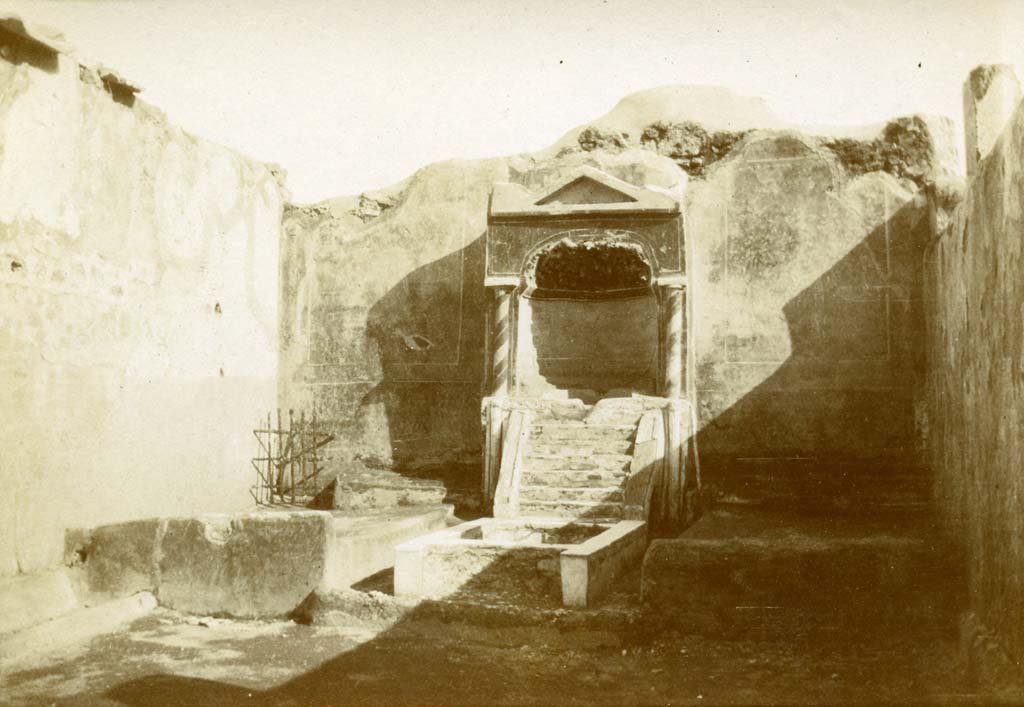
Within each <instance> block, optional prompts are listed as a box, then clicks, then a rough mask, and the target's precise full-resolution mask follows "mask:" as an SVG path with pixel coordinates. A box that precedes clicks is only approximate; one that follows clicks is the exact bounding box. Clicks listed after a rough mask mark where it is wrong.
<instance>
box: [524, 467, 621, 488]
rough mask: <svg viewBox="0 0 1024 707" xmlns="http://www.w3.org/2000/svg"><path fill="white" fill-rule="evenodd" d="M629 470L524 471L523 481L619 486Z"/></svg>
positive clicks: (562, 485) (585, 485) (550, 484)
mask: <svg viewBox="0 0 1024 707" xmlns="http://www.w3.org/2000/svg"><path fill="white" fill-rule="evenodd" d="M626 476H628V472H627V471H625V470H620V471H616V470H614V469H547V470H542V471H523V478H522V483H524V484H528V485H531V486H559V487H561V488H588V487H591V488H592V487H595V486H618V485H619V484H621V483H622V482H623V481H625V479H626Z"/></svg>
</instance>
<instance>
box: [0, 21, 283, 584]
mask: <svg viewBox="0 0 1024 707" xmlns="http://www.w3.org/2000/svg"><path fill="white" fill-rule="evenodd" d="M14 28H15V29H18V27H17V26H15V27H14ZM0 44H2V46H0V370H2V371H3V379H4V384H3V386H0V411H2V412H0V415H2V423H0V448H2V449H3V452H2V455H0V459H2V461H0V488H3V492H2V493H0V573H3V574H10V573H15V572H31V571H34V570H38V569H40V568H44V567H47V566H52V565H54V564H57V563H59V562H60V561H61V560H62V552H63V533H64V529H65V528H67V527H73V526H94V525H98V524H102V523H109V522H114V521H121V520H127V519H133V518H140V517H144V516H154V515H169V514H181V513H191V512H195V511H211V510H217V511H230V510H235V509H240V508H243V507H245V506H246V505H248V504H249V503H250V502H251V500H250V499H249V497H248V486H249V484H250V483H251V482H252V478H251V476H252V471H251V469H250V466H249V463H248V458H249V457H250V456H252V454H253V451H254V450H253V436H252V432H251V429H252V426H253V423H254V422H255V420H256V419H257V416H258V415H259V413H260V412H264V413H265V411H266V410H268V409H270V408H271V407H273V406H274V405H275V402H276V401H275V398H276V378H277V360H278V350H277V317H278V289H279V286H278V250H279V242H280V235H279V232H280V217H281V204H282V197H281V194H280V188H279V186H278V184H277V182H276V181H275V178H274V177H273V176H272V175H271V173H270V172H269V171H268V170H267V168H266V167H265V166H264V165H262V164H260V163H257V162H254V161H252V160H249V159H246V158H244V157H242V156H240V155H238V154H236V153H233V152H231V151H229V150H227V149H224V148H221V147H218V146H216V145H212V144H210V143H207V142H204V141H202V140H199V139H197V138H195V137H193V136H191V135H188V134H185V133H183V132H182V131H181V130H180V129H177V128H175V127H173V126H171V125H169V124H168V122H167V121H166V119H165V118H164V116H163V115H162V114H161V113H159V112H158V111H157V110H155V109H153V108H151V107H149V106H147V105H145V104H143V103H142V102H141V101H138V100H135V98H134V90H133V89H132V88H131V87H130V86H128V85H127V84H125V83H123V82H122V81H121V80H120V79H118V78H117V77H116V76H113V75H112V74H110V73H109V72H101V71H97V70H96V69H93V68H90V67H85V66H80V65H79V62H78V61H77V60H76V59H75V58H74V56H72V55H70V54H68V53H65V52H61V51H56V50H54V49H53V48H52V47H49V46H47V45H46V44H45V43H43V42H38V41H35V40H33V39H32V38H30V37H27V36H25V35H24V34H20V33H18V32H17V31H11V27H10V26H7V27H4V28H0Z"/></svg>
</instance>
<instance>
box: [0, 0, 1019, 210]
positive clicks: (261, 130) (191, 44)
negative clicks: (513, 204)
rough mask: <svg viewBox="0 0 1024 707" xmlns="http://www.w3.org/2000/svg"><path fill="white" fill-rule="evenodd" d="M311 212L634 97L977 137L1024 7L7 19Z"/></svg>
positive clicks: (81, 6)
mask: <svg viewBox="0 0 1024 707" xmlns="http://www.w3.org/2000/svg"><path fill="white" fill-rule="evenodd" d="M0 12H16V13H18V14H20V15H22V16H23V17H24V18H25V19H27V20H32V21H36V22H41V23H44V24H48V25H52V26H54V27H55V28H57V29H60V30H61V31H63V32H64V34H65V36H66V37H67V39H68V41H69V42H70V43H71V44H72V45H74V46H75V47H76V48H77V50H78V52H79V54H80V55H81V56H82V57H83V58H84V59H86V60H88V61H94V62H101V63H103V64H105V65H107V66H110V67H112V68H114V69H116V70H118V71H119V72H121V73H122V74H124V75H125V76H126V77H127V78H128V79H130V80H132V81H135V82H137V83H139V84H141V85H142V86H143V88H144V89H145V90H144V92H143V94H142V97H143V98H144V99H145V100H146V101H147V102H149V103H152V104H154V105H156V106H157V107H159V108H161V109H162V110H164V111H165V112H166V113H167V114H168V116H169V117H170V119H171V120H172V121H173V122H175V123H177V124H179V125H181V126H182V127H184V128H185V129H187V130H189V131H190V132H193V133H195V134H197V135H201V136H203V137H206V138H209V139H211V140H214V141H216V142H219V143H222V144H224V145H228V146H230V147H233V148H235V149H238V150H240V151H242V152H245V153H247V154H249V155H252V156H253V157H256V158H258V159H262V160H265V161H268V162H277V163H280V164H281V165H283V166H284V167H285V169H287V170H288V173H289V176H288V184H289V187H290V189H291V190H292V192H293V195H294V199H295V201H298V202H309V201H316V200H319V199H324V198H329V197H333V196H339V195H343V194H352V193H358V192H360V191H365V190H370V189H375V188H379V187H383V186H386V185H388V184H390V183H393V182H396V181H398V180H400V179H403V178H404V177H406V176H407V175H409V174H410V173H412V172H413V171H415V170H416V169H417V168H419V167H421V166H423V165H425V164H428V163H430V162H434V161H437V160H441V159H447V158H453V157H486V156H494V155H503V154H511V153H516V152H523V151H533V150H537V149H540V148H543V147H546V146H548V145H549V144H551V143H552V142H554V141H555V140H556V139H557V138H558V137H560V136H561V135H562V133H564V132H565V131H566V130H568V129H569V128H572V127H574V126H576V125H579V124H581V123H586V122H588V121H590V120H593V119H595V118H597V117H599V116H600V115H602V114H604V113H606V112H607V111H608V110H610V109H611V108H612V106H614V105H615V103H616V102H618V100H619V99H620V98H622V97H624V96H625V95H627V94H629V93H632V92H635V91H638V90H642V89H645V88H651V87H655V86H662V85H666V84H715V85H721V86H725V87H728V88H730V89H732V90H734V91H736V92H737V93H739V94H741V95H748V96H760V97H762V98H764V99H765V100H767V102H768V104H769V106H770V107H771V108H772V109H773V110H774V111H775V112H776V113H777V114H778V115H779V116H780V117H781V118H782V119H783V120H786V121H789V122H793V123H800V124H840V125H841V124H862V123H875V122H881V121H884V120H886V119H888V118H890V117H893V116H896V115H903V114H908V113H914V112H926V113H936V114H941V115H947V116H949V117H951V118H953V119H954V120H956V121H957V124H958V126H959V125H960V121H961V110H962V103H961V101H962V99H961V85H962V83H963V80H964V78H965V77H966V75H967V73H968V72H969V71H970V69H971V68H972V67H974V66H975V65H976V64H979V63H992V62H1007V63H1012V64H1014V65H1015V66H1016V67H1017V71H1018V75H1022V72H1021V67H1022V66H1024V42H1022V41H1021V38H1022V37H1024V1H1020V0H974V1H973V2H971V1H970V0H906V1H904V2H900V1H898V0H889V1H885V0H846V1H835V2H829V1H828V0H820V1H815V0H778V1H777V2H757V1H745V2H744V1H741V0H717V1H715V2H706V1H704V0H632V2H620V1H619V0H607V1H605V2H601V1H600V0H562V1H559V0H539V1H534V0H520V1H518V2H514V1H512V0H505V1H504V2H502V1H492V0H463V1H461V2H456V1H455V0H434V1H433V2H431V1H430V0H418V1H413V0H388V1H384V0H378V1H377V2H362V1H355V0H351V1H349V0H332V1H328V0H290V1H287V2H286V1H284V0H273V1H271V0H198V1H197V0H175V1H171V2H165V1H163V0H108V1H101V2H96V1H68V0H61V1H51V0H0Z"/></svg>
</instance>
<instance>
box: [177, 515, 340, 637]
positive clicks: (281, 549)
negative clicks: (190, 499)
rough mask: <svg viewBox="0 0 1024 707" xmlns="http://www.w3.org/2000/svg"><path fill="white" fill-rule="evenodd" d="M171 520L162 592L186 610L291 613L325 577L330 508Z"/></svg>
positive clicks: (235, 613) (330, 536) (263, 614)
mask: <svg viewBox="0 0 1024 707" xmlns="http://www.w3.org/2000/svg"><path fill="white" fill-rule="evenodd" d="M166 523H167V527H166V531H165V532H164V535H163V540H162V543H161V548H160V559H159V569H160V586H159V594H158V597H159V600H160V603H161V604H162V605H164V606H168V607H171V608H173V609H178V610H180V611H186V612H190V613H197V614H227V615H230V616H237V617H242V618H248V617H268V616H282V615H286V614H288V613H289V612H291V611H292V610H293V609H295V607H297V606H298V605H299V604H300V603H301V602H302V601H303V600H304V599H305V598H306V597H307V596H308V595H309V593H310V592H312V591H313V590H314V589H315V588H316V587H317V586H318V585H319V584H320V581H321V579H322V578H323V576H324V573H325V571H326V569H327V567H328V565H329V563H330V553H331V551H332V540H333V519H332V518H331V515H330V513H325V512H320V511H302V512H287V513H283V512H282V513H273V512H271V513H251V514H245V515H236V516H230V515H213V514H211V515H204V516H199V517H197V518H172V519H169V520H167V521H166Z"/></svg>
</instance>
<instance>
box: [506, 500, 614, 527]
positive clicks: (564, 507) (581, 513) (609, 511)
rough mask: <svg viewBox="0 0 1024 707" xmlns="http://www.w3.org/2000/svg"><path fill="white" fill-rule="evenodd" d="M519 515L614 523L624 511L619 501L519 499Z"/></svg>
mask: <svg viewBox="0 0 1024 707" xmlns="http://www.w3.org/2000/svg"><path fill="white" fill-rule="evenodd" d="M519 515H520V516H521V517H522V516H541V517H545V518H564V519H566V520H578V521H591V522H594V523H615V522H618V521H620V520H622V519H623V517H624V515H625V513H624V511H623V508H622V504H621V503H590V502H587V501H528V500H524V499H522V498H520V499H519Z"/></svg>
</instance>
